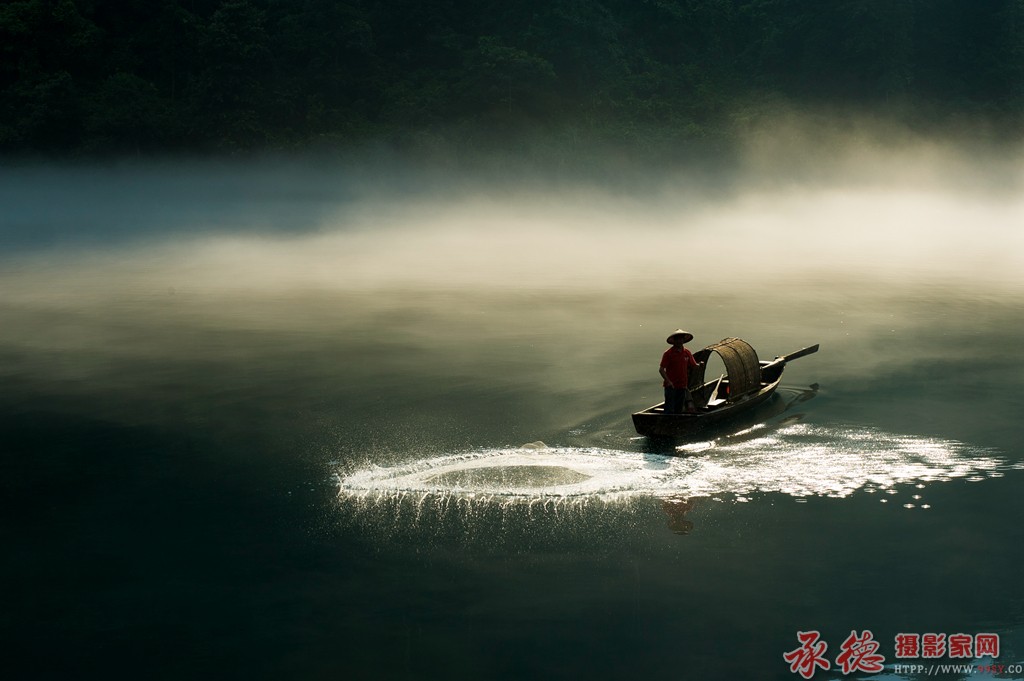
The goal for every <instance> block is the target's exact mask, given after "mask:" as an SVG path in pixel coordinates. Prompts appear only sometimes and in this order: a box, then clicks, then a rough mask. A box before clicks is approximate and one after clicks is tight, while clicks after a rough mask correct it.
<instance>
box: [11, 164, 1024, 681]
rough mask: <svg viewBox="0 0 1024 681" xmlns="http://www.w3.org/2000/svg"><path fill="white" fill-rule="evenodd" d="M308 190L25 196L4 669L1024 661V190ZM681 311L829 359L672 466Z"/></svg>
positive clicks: (765, 669) (710, 327) (418, 671)
mask: <svg viewBox="0 0 1024 681" xmlns="http://www.w3.org/2000/svg"><path fill="white" fill-rule="evenodd" d="M891 162H892V163H893V164H894V165H896V164H897V163H903V160H899V159H893V160H892V161H891ZM909 167H910V168H912V169H914V168H917V166H915V165H913V164H909ZM286 170H287V172H284V171H280V172H281V175H282V177H286V178H288V182H287V186H285V184H278V183H276V182H273V181H271V179H268V178H273V177H274V176H275V175H274V173H275V172H278V171H275V170H274V169H273V168H271V169H266V168H263V169H260V170H259V171H253V170H248V171H246V170H244V169H234V170H233V172H235V173H236V175H235V176H232V179H231V181H230V182H227V181H226V180H224V179H223V178H224V177H225V172H226V171H225V169H224V168H216V169H210V168H208V167H207V168H199V169H178V170H174V171H169V170H162V171H156V170H152V169H131V170H128V171H116V170H115V171H110V170H108V171H104V172H94V171H89V170H82V169H78V170H70V171H49V170H46V171H44V170H39V169H32V170H21V171H9V172H8V173H7V174H6V175H4V176H3V188H2V191H3V192H4V195H3V198H4V204H5V205H4V209H3V210H4V216H3V218H2V219H3V224H2V228H3V231H2V232H0V233H2V235H3V238H4V239H5V244H6V250H5V257H4V258H3V260H2V261H0V320H2V322H0V324H2V325H0V385H2V386H3V388H2V391H0V407H2V409H0V447H2V451H3V459H2V462H3V463H2V465H3V475H2V481H3V482H2V486H3V488H2V493H3V498H4V499H5V500H6V506H7V512H6V513H5V517H6V521H5V522H4V523H3V524H2V526H0V527H2V536H3V544H4V546H5V547H6V552H5V560H4V561H3V563H2V566H3V567H2V570H3V584H4V585H5V587H6V588H5V598H4V607H3V608H2V620H0V621H2V622H3V626H4V630H5V631H4V640H5V643H6V645H5V649H6V650H7V654H6V655H5V658H6V661H5V666H7V667H8V670H9V671H8V673H6V674H5V676H6V677H7V678H14V679H50V678H108V679H109V678H132V679H135V678H183V677H198V678H274V679H281V678H292V679H434V678H445V679H451V678H460V679H461V678H465V679H470V678H472V679H524V678H542V679H547V678H550V679H565V678H592V679H626V678H668V679H672V678H680V679H690V678H694V679H718V678H722V679H727V678H728V679H735V678H780V679H783V678H800V677H799V676H797V675H795V674H793V673H791V672H790V670H789V668H788V664H787V663H786V662H784V661H783V657H782V656H783V654H784V653H786V652H788V651H790V650H793V649H795V648H797V647H798V645H799V642H798V640H797V632H798V631H808V630H817V631H819V632H820V634H821V639H822V640H824V641H826V642H828V645H829V652H828V657H829V658H831V660H832V669H831V670H830V672H823V671H819V672H818V673H817V674H816V675H815V678H842V677H843V674H842V672H841V671H840V670H839V667H838V665H837V663H836V662H835V659H836V655H837V654H838V653H839V647H840V644H841V643H842V641H843V640H844V639H845V638H846V637H847V636H848V635H849V633H850V632H851V631H853V630H856V631H857V632H861V631H863V630H870V631H871V632H872V635H873V637H874V639H875V640H876V641H878V642H879V643H880V648H879V651H878V652H879V653H881V654H882V655H884V656H885V658H886V660H885V665H886V671H885V672H883V673H882V674H877V675H875V677H876V678H915V676H914V674H911V673H907V672H905V671H903V670H897V669H894V666H893V665H894V664H895V663H909V662H910V661H908V660H898V659H896V658H895V645H894V637H895V636H896V634H898V633H908V632H910V633H919V634H925V633H948V634H955V633H968V634H972V635H973V634H976V633H985V632H992V633H997V634H999V636H1000V642H1001V653H1000V656H999V658H998V659H997V660H995V661H994V662H996V663H1001V664H1006V665H1019V664H1021V663H1022V662H1024V626H1022V625H1024V586H1022V581H1021V568H1020V566H1021V560H1022V558H1024V530H1022V528H1021V518H1022V517H1024V514H1022V511H1024V501H1022V496H1021V494H1020V488H1021V481H1022V476H1024V472H1022V470H1021V468H1022V466H1024V457H1022V453H1021V432H1022V431H1021V426H1020V423H1019V418H1020V414H1021V412H1022V406H1024V398H1022V397H1021V396H1022V394H1024V392H1022V391H1024V362H1022V359H1024V357H1022V355H1024V352H1022V350H1021V344H1020V338H1021V332H1022V331H1024V280H1022V279H1021V275H1020V272H1021V269H1020V267H1019V266H1020V265H1021V263H1020V260H1021V256H1022V255H1024V248H1022V243H1021V236H1020V233H1021V227H1022V226H1024V222H1022V219H1024V210H1022V204H1021V202H1020V199H1019V192H1016V191H1007V190H1006V185H1007V184H1010V185H1012V186H1014V187H1016V186H1017V185H1016V184H1015V181H1008V180H1007V179H1006V177H1005V176H1001V177H1000V178H999V182H993V185H998V186H997V187H995V188H991V189H989V188H987V187H986V186H985V183H984V182H983V181H980V180H979V181H976V182H975V185H974V186H972V187H970V188H968V189H964V188H963V187H960V188H959V189H954V188H953V186H952V184H951V183H944V181H942V179H941V178H939V179H935V178H930V179H929V180H928V182H924V181H921V180H919V179H917V178H918V176H917V175H915V174H914V173H912V172H909V171H908V172H907V173H905V174H903V175H900V176H899V181H898V182H893V181H892V178H891V177H888V176H887V177H885V178H883V179H882V180H879V181H877V182H864V181H862V180H857V181H852V180H851V181H850V182H846V183H844V182H839V181H836V179H835V177H832V178H829V179H828V181H827V182H825V181H823V182H822V183H819V184H811V185H801V186H798V187H793V186H779V185H776V184H771V183H769V184H760V185H759V184H756V183H753V184H752V185H751V187H750V188H747V187H745V186H744V184H743V183H744V182H748V181H750V180H749V178H747V179H744V180H743V181H738V182H737V184H736V185H734V186H733V189H732V190H730V191H729V192H725V193H723V195H719V196H717V197H714V198H709V199H706V200H701V199H698V198H695V197H694V196H693V195H692V194H689V193H687V191H686V190H685V187H684V186H680V188H679V191H678V192H670V191H666V190H665V189H664V185H660V186H659V188H657V189H652V190H651V192H650V193H648V194H644V195H637V194H635V193H632V194H629V193H627V194H625V195H623V194H622V193H616V192H613V191H610V190H608V188H593V187H590V188H586V189H580V188H579V187H572V188H565V187H563V188H548V189H546V190H538V189H536V188H534V189H532V190H530V191H525V190H524V191H522V192H516V191H513V190H509V189H508V188H507V187H503V188H501V190H493V191H490V192H486V191H475V190H474V191H473V192H470V191H461V192H460V191H449V192H447V193H444V194H443V195H441V194H438V196H435V197H433V198H431V197H425V196H424V195H422V194H419V195H417V196H416V197H413V198H409V197H408V196H407V195H403V194H400V193H396V194H392V195H388V194H387V192H386V191H385V190H379V191H377V190H375V192H368V191H366V187H365V186H362V187H359V186H357V187H356V188H355V189H354V188H353V181H352V179H351V177H349V176H347V175H343V174H335V175H324V174H323V173H320V172H313V171H306V172H307V173H308V176H307V177H303V176H301V175H300V176H298V177H297V176H296V173H297V172H298V171H296V170H295V168H289V169H286ZM247 172H248V173H250V174H249V175H246V173H247ZM204 173H205V175H204ZM126 178H131V181H130V182H129V181H128V179H126ZM168 178H175V181H174V182H169V181H168ZM1018 178H1019V176H1018ZM214 180H217V181H220V182H221V183H222V184H217V182H214ZM211 182H213V184H212V185H211ZM247 183H248V184H247ZM225 185H227V186H230V187H235V188H238V187H242V188H244V187H246V186H255V187H257V189H258V190H254V191H245V190H244V189H238V190H237V191H226V190H223V187H224V186H225ZM211 186H213V187H215V188H216V187H221V189H220V190H218V191H212V190H210V187H211ZM83 187H86V188H87V191H86V190H83V189H82V188H83ZM275 187H276V189H275ZM296 187H301V188H303V191H298V190H296V189H295V188H296ZM129 189H130V191H128V190H129ZM29 190H31V191H29ZM360 192H362V193H360ZM79 208H80V210H79ZM108 216H109V220H108V219H107V217H108ZM135 226H137V228H135ZM40 235H43V236H40ZM680 325H682V326H683V327H684V328H688V329H690V330H691V331H692V332H693V333H694V334H695V336H696V339H695V341H694V342H693V344H692V345H693V347H695V348H697V347H701V346H702V345H704V344H707V343H711V342H714V341H716V340H718V339H719V338H722V337H725V336H733V335H735V336H740V337H743V338H745V339H746V340H748V341H750V342H751V343H752V344H753V345H754V347H755V348H757V349H758V351H759V352H760V353H761V355H762V357H768V358H770V357H772V356H774V355H778V354H785V353H787V352H791V351H793V350H796V349H798V348H800V347H803V346H805V345H809V344H812V343H820V344H821V351H820V352H819V353H818V354H816V355H812V356H810V357H807V358H804V359H801V360H799V361H796V362H793V363H792V364H791V365H790V366H789V367H788V368H787V370H786V373H785V376H784V380H783V386H784V388H783V389H782V390H780V392H779V394H778V396H777V398H776V399H775V400H774V401H773V402H772V403H771V404H770V405H768V407H767V408H766V409H764V410H762V411H761V412H759V413H758V414H757V415H756V418H754V419H751V420H750V421H748V422H746V423H743V424H740V425H737V426H736V427H735V428H733V429H730V430H727V431H724V432H722V433H718V434H717V435H716V437H715V438H713V439H709V440H707V441H704V442H697V443H676V444H678V445H679V448H678V449H676V448H675V447H674V446H673V445H668V446H666V445H665V444H664V443H651V442H647V441H646V440H644V439H642V438H638V437H637V436H636V434H635V433H634V432H633V430H632V427H631V424H630V421H629V413H630V412H631V411H634V410H638V409H640V408H643V407H646V406H649V405H650V404H652V403H654V402H656V401H658V400H659V397H658V393H659V392H660V386H659V383H658V379H657V360H658V357H659V356H660V353H661V352H662V350H663V348H664V347H665V345H664V336H665V335H666V333H667V332H668V331H670V330H672V329H674V328H676V327H677V326H680ZM812 384H816V385H817V388H816V389H814V390H812V389H811V388H809V386H811V385H812ZM524 445H527V446H526V447H525V448H524V447H523V446H524ZM669 455H672V456H669ZM917 662H918V663H922V662H923V663H925V665H926V669H925V670H924V672H923V673H924V674H931V675H938V676H942V673H941V672H940V670H938V669H932V670H931V671H929V669H930V667H931V666H932V665H935V666H937V665H938V664H940V663H951V662H959V660H951V659H949V658H948V657H946V658H942V659H935V660H924V661H921V660H918V661H917ZM963 662H971V663H973V664H979V663H988V662H992V660H990V659H988V658H983V659H980V660H963ZM975 671H976V670H975ZM862 676H863V675H862ZM966 676H967V675H965V674H946V675H945V678H961V677H964V678H966ZM970 676H971V678H992V675H991V674H979V673H973V674H970ZM998 678H1024V673H1020V672H1015V671H1013V669H1012V668H1011V669H1010V671H1007V672H1005V673H1004V674H1003V675H1002V676H999V677H998Z"/></svg>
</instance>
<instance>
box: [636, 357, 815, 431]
mask: <svg viewBox="0 0 1024 681" xmlns="http://www.w3.org/2000/svg"><path fill="white" fill-rule="evenodd" d="M817 351H818V346H817V345H812V346H810V347H807V348H804V349H803V350H797V351H796V352H793V353H790V354H788V355H784V356H782V357H776V358H775V359H773V360H771V361H770V362H765V361H760V360H758V358H757V353H756V352H755V351H754V348H752V347H751V346H750V344H749V343H747V342H746V341H745V340H741V339H739V338H724V339H722V340H720V341H718V342H717V343H714V344H713V345H709V346H707V347H706V348H703V349H702V350H698V351H697V352H695V353H693V357H694V359H696V360H697V362H699V363H700V366H698V367H697V368H696V369H693V370H691V373H690V385H689V388H690V392H691V394H692V395H693V401H694V404H695V405H696V407H697V411H696V413H691V414H666V413H665V403H664V402H662V403H660V404H656V405H654V406H653V407H649V408H647V409H644V410H643V411H638V412H636V413H635V414H633V426H634V427H635V428H636V432H638V433H640V434H641V435H646V436H648V437H679V436H689V435H694V434H697V433H700V432H702V431H706V430H707V429H709V428H712V427H714V426H718V425H720V424H723V423H725V422H727V421H730V420H732V419H734V418H736V417H737V416H742V415H743V414H747V413H749V412H750V411H751V410H752V409H753V408H754V407H756V406H757V405H759V404H762V403H764V402H766V401H767V400H768V399H769V398H770V397H771V396H772V394H773V393H774V392H775V389H776V388H778V387H779V382H780V381H781V380H782V371H783V369H785V368H786V363H787V362H791V361H793V360H794V359H797V358H799V357H805V356H807V355H810V354H813V353H815V352H817ZM711 353H715V354H717V355H718V356H719V357H721V359H722V362H723V363H724V364H725V370H726V373H724V374H722V375H721V376H719V377H718V378H715V379H714V380H710V381H706V382H705V380H704V378H705V377H704V371H705V369H706V367H707V360H708V358H709V357H711Z"/></svg>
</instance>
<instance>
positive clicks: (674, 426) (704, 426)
mask: <svg viewBox="0 0 1024 681" xmlns="http://www.w3.org/2000/svg"><path fill="white" fill-rule="evenodd" d="M778 387H779V380H775V381H774V382H772V383H770V384H768V385H766V386H764V387H762V388H761V389H760V390H759V391H757V392H756V393H754V394H752V395H750V396H748V397H747V398H745V399H743V400H742V401H739V402H734V403H729V404H725V405H722V406H720V407H718V408H716V409H713V410H707V409H706V408H705V410H702V411H698V412H697V413H696V414H666V413H664V412H663V411H661V409H662V408H663V407H664V403H661V404H656V405H654V406H653V407H650V408H648V409H645V410H643V411H639V412H636V413H635V414H633V427H634V428H636V432H637V433H639V434H640V435H645V436H647V437H688V436H692V435H698V434H702V433H706V432H707V431H708V430H712V429H714V428H716V427H718V426H722V425H725V424H727V423H730V422H732V421H734V420H735V419H737V418H740V417H742V416H744V415H747V414H750V413H751V411H752V410H753V409H754V408H755V407H757V406H758V405H761V404H764V403H765V402H767V401H768V400H769V399H770V398H771V396H772V395H773V394H774V393H775V389H776V388H778Z"/></svg>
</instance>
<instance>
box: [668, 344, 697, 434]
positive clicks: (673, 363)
mask: <svg viewBox="0 0 1024 681" xmlns="http://www.w3.org/2000/svg"><path fill="white" fill-rule="evenodd" d="M666 340H667V342H668V343H669V344H671V345H672V347H670V348H669V349H668V350H666V351H665V354H663V355H662V356H661V367H660V369H659V371H660V373H661V377H662V378H663V379H664V382H663V383H662V385H663V386H665V413H666V414H681V413H683V409H684V407H685V409H686V412H687V413H688V414H695V413H697V406H696V405H695V404H694V403H693V396H692V395H691V394H690V390H689V388H687V386H688V385H689V384H690V368H691V367H692V368H694V369H696V368H697V366H699V365H698V364H697V360H695V359H694V358H693V353H691V352H690V351H689V350H687V349H686V348H684V347H683V346H684V345H686V344H687V343H689V342H690V341H692V340H693V334H692V333H690V332H689V331H683V330H682V329H676V330H675V331H673V332H672V333H671V334H669V337H668V338H667V339H666Z"/></svg>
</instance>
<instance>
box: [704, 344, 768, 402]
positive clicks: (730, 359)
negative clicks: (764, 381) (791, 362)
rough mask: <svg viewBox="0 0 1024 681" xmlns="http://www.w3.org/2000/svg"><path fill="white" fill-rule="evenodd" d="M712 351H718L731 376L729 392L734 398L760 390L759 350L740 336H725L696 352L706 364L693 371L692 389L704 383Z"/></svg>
mask: <svg viewBox="0 0 1024 681" xmlns="http://www.w3.org/2000/svg"><path fill="white" fill-rule="evenodd" d="M712 352H714V353H717V354H718V356H719V357H721V358H722V362H723V363H724V364H725V371H726V373H727V374H728V377H729V393H730V395H731V397H732V398H736V397H739V396H741V395H746V394H747V393H750V392H755V391H757V390H760V388H761V364H760V362H759V361H758V359H757V352H755V351H754V348H752V347H751V346H750V343H748V342H747V341H745V340H742V339H740V338H723V339H722V340H720V341H718V342H717V343H713V344H711V345H709V346H707V347H706V348H704V349H703V350H698V351H697V352H695V353H694V358H695V359H696V360H697V361H698V362H704V363H705V364H703V365H701V367H700V368H699V369H697V370H696V371H694V372H693V375H692V377H691V379H690V389H691V390H693V389H695V388H699V387H700V386H701V385H703V383H704V367H705V366H706V364H707V359H708V357H710V356H711V353H712Z"/></svg>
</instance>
